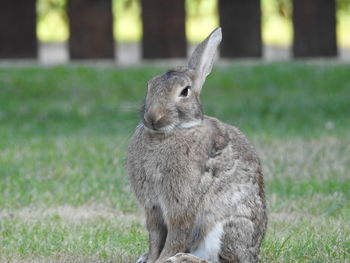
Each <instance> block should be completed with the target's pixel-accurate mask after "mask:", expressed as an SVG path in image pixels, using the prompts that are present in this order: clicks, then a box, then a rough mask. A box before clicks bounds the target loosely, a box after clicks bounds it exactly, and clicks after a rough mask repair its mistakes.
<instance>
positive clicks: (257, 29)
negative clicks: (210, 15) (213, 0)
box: [219, 0, 262, 58]
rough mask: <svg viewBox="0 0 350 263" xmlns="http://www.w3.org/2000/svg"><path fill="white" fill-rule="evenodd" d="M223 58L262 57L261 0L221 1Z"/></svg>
mask: <svg viewBox="0 0 350 263" xmlns="http://www.w3.org/2000/svg"><path fill="white" fill-rule="evenodd" d="M219 16H220V25H221V27H222V30H223V34H224V38H225V41H223V42H222V43H221V45H220V52H221V56H222V57H229V58H241V57H261V54H262V40H261V12H260V0H219Z"/></svg>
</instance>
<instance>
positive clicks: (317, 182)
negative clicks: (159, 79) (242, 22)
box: [0, 62, 350, 263]
mask: <svg viewBox="0 0 350 263" xmlns="http://www.w3.org/2000/svg"><path fill="white" fill-rule="evenodd" d="M165 70H166V69H165V68H159V67H153V66H152V67H147V66H145V67H142V68H129V69H115V68H112V67H101V66H100V67H77V66H76V67H69V66H61V67H53V68H46V69H43V68H37V67H24V68H1V69H0V180H1V184H0V192H1V195H0V262H116V263H129V262H135V259H136V258H137V257H138V256H139V255H140V254H141V253H142V252H144V251H145V250H146V248H147V234H146V231H145V229H144V227H143V225H142V224H143V215H142V212H140V211H139V210H138V208H137V205H136V202H135V199H134V198H133V196H132V193H131V191H130V188H129V185H128V182H127V179H126V172H125V166H124V162H125V151H126V147H127V144H128V141H129V138H130V136H131V134H132V131H133V129H134V127H135V126H136V124H137V122H138V117H139V116H138V115H139V112H138V109H139V106H140V104H141V102H142V98H143V96H144V94H145V83H146V80H147V79H148V78H150V77H152V76H153V75H155V74H159V73H161V72H163V71H165ZM349 72H350V65H346V64H342V65H339V64H325V63H317V64H312V63H303V62H292V63H291V62H289V63H272V64H266V63H245V64H236V65H226V66H220V67H217V68H215V69H214V72H213V73H212V74H211V75H210V76H209V77H208V82H207V83H206V85H205V87H204V89H203V94H202V99H203V106H204V109H205V113H206V114H208V115H211V116H215V117H217V118H220V119H222V120H224V121H226V122H228V123H231V124H234V125H236V126H238V127H239V128H240V129H241V130H242V131H243V132H244V133H246V134H247V136H248V138H249V139H250V140H251V141H252V142H253V143H254V145H255V146H256V148H257V151H258V153H259V155H260V157H261V159H262V163H263V169H264V173H265V181H266V193H267V198H268V208H269V225H268V232H267V235H266V238H265V240H264V243H263V245H262V251H261V256H260V259H261V262H349V253H350V230H349V227H348V223H349V220H350V201H349V200H350V191H349V189H350V178H349V168H350V133H349V128H350V118H349V116H350V107H349V101H350V74H349Z"/></svg>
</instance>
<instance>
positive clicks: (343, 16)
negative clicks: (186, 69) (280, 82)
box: [0, 0, 350, 64]
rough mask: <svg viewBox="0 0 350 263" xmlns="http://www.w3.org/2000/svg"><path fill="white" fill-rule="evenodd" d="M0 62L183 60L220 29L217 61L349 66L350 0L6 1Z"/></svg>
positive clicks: (1, 11) (1, 10) (1, 12)
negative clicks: (312, 61)
mask: <svg viewBox="0 0 350 263" xmlns="http://www.w3.org/2000/svg"><path fill="white" fill-rule="evenodd" d="M0 19H1V24H0V59H12V58H38V59H39V61H40V62H42V63H49V64H50V63H53V64H55V63H65V62H67V61H69V59H72V60H79V59H108V60H114V61H116V62H117V63H120V64H136V63H139V62H140V61H141V60H142V59H160V58H161V59H164V58H181V57H185V56H186V55H187V54H188V53H189V52H190V51H191V47H192V45H193V43H196V42H199V41H200V40H202V39H203V38H205V37H206V36H207V35H208V33H210V32H211V30H212V29H214V28H215V27H217V26H219V25H220V26H221V27H222V28H223V32H224V41H223V43H222V46H221V57H222V58H252V57H253V58H262V59H265V60H287V59H292V58H298V57H334V58H339V59H340V60H346V61H349V60H350V34H349V30H350V0H308V1H302V0H261V1H258V0H249V1H230V0H177V1H162V0H143V1H141V0H71V1H70V0H19V1H10V0H3V1H1V3H0Z"/></svg>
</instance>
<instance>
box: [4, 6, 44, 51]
mask: <svg viewBox="0 0 350 263" xmlns="http://www.w3.org/2000/svg"><path fill="white" fill-rule="evenodd" d="M35 2H36V1H35V0H17V1H13V0H1V1H0V58H36V57H37V39H36V12H35Z"/></svg>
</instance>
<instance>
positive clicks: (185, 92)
mask: <svg viewBox="0 0 350 263" xmlns="http://www.w3.org/2000/svg"><path fill="white" fill-rule="evenodd" d="M190 88H191V86H186V87H185V88H184V89H183V90H182V91H181V93H180V97H187V96H188V90H189V89H190Z"/></svg>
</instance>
